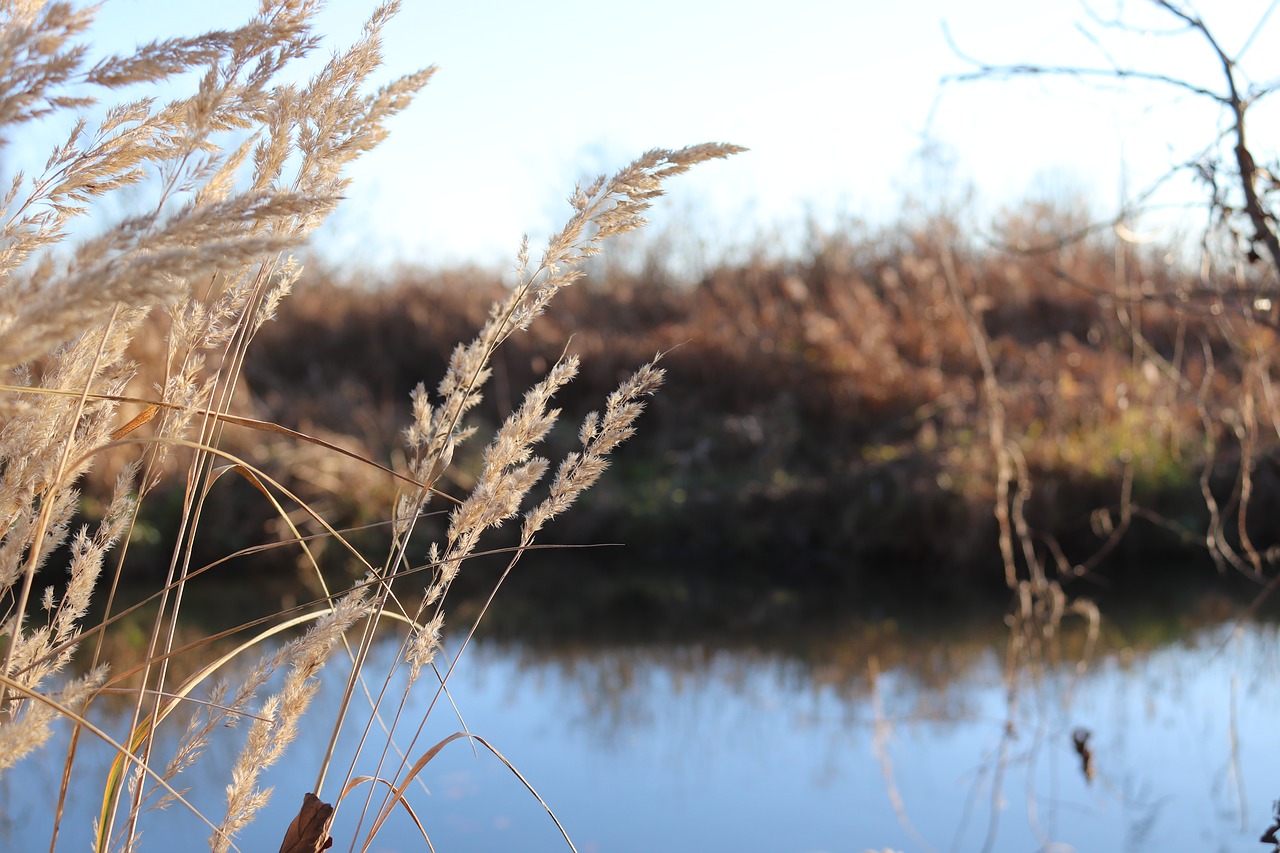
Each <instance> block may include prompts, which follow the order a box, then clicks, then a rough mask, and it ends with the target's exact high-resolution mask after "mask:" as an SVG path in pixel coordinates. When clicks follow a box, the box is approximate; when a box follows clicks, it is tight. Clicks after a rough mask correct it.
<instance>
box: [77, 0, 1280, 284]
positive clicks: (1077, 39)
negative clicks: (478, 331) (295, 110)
mask: <svg viewBox="0 0 1280 853" xmlns="http://www.w3.org/2000/svg"><path fill="white" fill-rule="evenodd" d="M1271 2H1273V0H1230V2H1217V0H1215V2H1208V0H1206V2H1204V3H1203V7H1204V8H1203V9H1202V12H1203V13H1204V15H1205V16H1206V19H1207V21H1208V22H1209V24H1210V26H1211V27H1214V28H1217V29H1218V30H1220V31H1221V40H1222V41H1223V42H1224V46H1225V47H1227V49H1228V50H1230V51H1235V50H1238V49H1239V47H1240V46H1241V45H1242V44H1243V43H1244V41H1245V39H1246V38H1247V36H1248V34H1249V32H1250V31H1251V30H1252V29H1253V28H1254V26H1255V25H1256V23H1257V22H1258V20H1259V19H1261V18H1262V17H1263V15H1264V13H1265V11H1266V9H1267V6H1268V5H1269V4H1270V3H1271ZM404 5H405V8H404V9H403V11H402V13H401V15H400V16H399V18H398V20H397V21H395V22H394V23H393V25H392V27H391V29H390V30H389V32H388V33H387V39H386V73H385V75H384V79H385V78H386V77H390V76H391V75H393V74H400V73H406V72H408V71H411V70H414V69H416V68H418V67H421V66H424V65H430V64H435V65H438V66H440V71H439V73H438V74H437V76H436V77H435V79H434V80H433V81H432V82H431V84H430V85H428V87H427V88H426V89H425V90H424V91H423V92H422V93H421V95H420V96H419V98H418V100H417V101H416V102H415V103H414V105H413V106H412V107H410V109H409V110H408V111H406V113H404V114H403V115H402V116H400V117H398V118H397V120H396V121H395V122H394V124H393V125H392V134H391V137H390V139H388V141H387V142H386V143H384V145H383V146H382V147H381V148H379V149H378V150H376V151H374V152H373V153H371V154H369V155H367V156H366V158H365V159H364V160H362V161H361V162H360V163H359V164H358V165H357V167H356V168H355V170H354V172H353V175H354V178H355V183H354V184H353V186H352V189H351V192H350V195H349V198H348V199H347V201H346V202H345V203H344V205H343V206H342V208H341V209H340V211H339V212H338V214H337V215H336V216H335V218H334V219H333V221H332V222H331V223H330V224H329V225H326V226H325V231H324V232H323V234H322V235H321V238H320V240H321V242H322V243H323V244H324V245H325V246H326V247H327V251H329V252H330V253H331V254H334V255H336V256H338V257H340V258H341V257H350V258H353V259H358V260H361V261H372V262H382V261H388V260H393V259H400V260H406V261H411V262H422V261H425V262H428V263H448V262H455V261H461V260H479V261H482V262H492V263H501V264H506V263H507V261H508V259H510V258H511V257H512V256H513V255H514V252H515V249H516V247H517V245H518V242H519V239H520V235H521V234H522V233H524V232H529V233H530V234H532V235H533V236H535V237H537V236H539V235H545V234H546V233H548V232H549V231H550V230H552V229H553V228H554V227H555V226H556V225H558V224H559V222H560V221H561V220H562V219H563V217H564V216H565V215H566V211H567V206H566V205H565V204H564V202H563V199H564V198H565V197H566V196H567V195H568V193H569V192H570V190H571V189H572V186H573V184H574V182H575V181H576V180H578V179H580V178H582V177H584V176H588V175H594V174H595V173H597V172H600V171H609V170H611V169H613V168H616V167H618V166H620V165H622V164H624V163H625V162H627V161H628V160H630V159H631V158H632V157H634V156H635V155H637V154H639V153H640V152H642V151H644V150H646V149H647V148H650V147H654V146H665V147H677V146H681V145H685V144H690V143H695V142H703V141H711V140H716V141H728V142H734V143H738V144H741V145H745V146H748V147H749V148H750V149H751V151H750V152H749V153H747V154H743V155H740V156H738V157H736V158H733V159H732V160H729V161H724V162H717V163H712V164H708V165H706V166H703V167H701V168H700V169H699V170H697V171H696V172H695V173H692V174H689V175H685V176H682V177H681V178H678V179H677V181H678V183H676V184H674V185H673V187H672V193H671V196H670V197H669V198H668V199H666V200H664V201H662V202H660V203H659V204H660V206H661V207H663V208H664V210H665V211H666V215H672V216H676V217H679V218H682V221H683V220H688V221H689V222H691V223H692V224H693V225H694V226H696V227H699V228H705V229H706V233H707V234H708V235H709V237H710V238H711V239H713V240H716V241H727V242H735V241H736V242H741V243H745V242H749V241H751V240H753V239H756V238H757V236H758V235H759V233H761V232H762V231H765V230H767V229H768V228H769V227H770V226H772V225H775V224H782V225H786V224H794V223H796V222H797V221H798V220H800V219H801V218H802V217H803V216H805V215H806V214H809V213H812V214H814V215H816V216H818V217H819V218H820V219H821V218H826V217H831V216H833V215H834V214H836V213H838V212H841V213H848V214H853V215H858V216H863V217H866V218H869V219H872V220H882V219H885V218H887V217H891V216H893V214H894V212H895V209H896V208H897V207H898V206H899V205H900V204H901V203H902V201H903V199H904V197H906V195H907V194H912V195H915V196H920V195H921V194H928V193H937V192H939V191H941V190H942V189H944V188H946V187H947V186H951V187H953V188H954V187H956V186H962V185H964V184H966V183H969V182H971V183H972V184H973V185H974V186H976V187H977V189H978V192H979V195H980V198H981V199H982V200H983V201H984V202H985V203H986V204H988V205H991V206H994V205H999V204H1002V203H1008V202H1011V201H1014V200H1016V199H1018V198H1020V197H1022V196H1024V195H1026V194H1029V193H1038V194H1041V195H1044V194H1053V193H1058V194H1065V193H1080V194H1084V195H1087V196H1089V197H1090V198H1091V199H1092V200H1093V201H1094V203H1095V205H1096V207H1097V209H1099V210H1110V209H1111V208H1112V207H1114V205H1115V203H1116V201H1117V200H1118V199H1119V196H1120V191H1121V190H1120V187H1121V183H1122V182H1121V174H1122V170H1121V165H1122V164H1126V165H1127V172H1126V173H1125V174H1126V176H1127V185H1128V186H1130V187H1131V188H1134V189H1136V188H1137V187H1139V186H1141V185H1143V184H1145V183H1146V182H1147V181H1149V180H1152V179H1154V177H1155V176H1156V175H1158V174H1160V173H1161V172H1163V171H1164V170H1166V169H1167V168H1168V167H1169V166H1170V164H1172V163H1174V162H1178V161H1181V160H1183V159H1185V158H1186V157H1188V156H1190V155H1191V154H1192V153H1193V152H1194V151H1195V150H1196V149H1198V148H1199V147H1202V146H1204V145H1207V144H1209V143H1210V142H1211V141H1212V138H1213V135H1214V132H1215V129H1216V128H1217V126H1218V124H1219V120H1218V118H1217V117H1216V114H1215V112H1214V111H1213V110H1212V109H1210V108H1208V106H1207V105H1201V104H1199V103H1198V102H1196V101H1195V100H1194V99H1191V98H1188V97H1186V96H1185V95H1182V94H1179V93H1177V92H1174V91H1172V90H1168V89H1160V88H1155V89H1152V88H1147V89H1142V90H1140V89H1136V88H1132V89H1130V90H1129V91H1130V92H1132V93H1134V94H1129V95H1125V94H1116V95H1114V96H1113V95H1111V94H1108V93H1107V92H1106V91H1104V90H1101V89H1099V88H1098V87H1096V86H1086V85H1083V84H1079V83H1072V82H1069V81H1058V82H1048V81H1043V80H1040V81H1032V80H1022V81H1015V82H1007V83H993V82H985V83H977V84H967V85H963V86H949V87H947V88H945V89H940V86H939V80H940V78H941V77H943V76H944V75H945V74H947V73H948V72H955V71H960V70H965V69H966V67H967V66H966V65H965V64H964V62H963V61H962V60H960V59H959V58H957V57H956V55H955V54H954V53H953V51H952V49H951V48H950V47H949V46H948V44H947V42H946V40H945V37H944V34H943V24H944V22H945V23H946V25H947V27H948V28H949V29H950V32H951V34H952V36H953V38H954V40H955V41H956V42H957V43H958V44H959V45H960V47H961V48H963V49H964V50H965V51H966V52H967V53H969V54H971V55H973V56H977V57H980V58H982V59H986V60H989V61H991V62H1046V63H1047V62H1072V63H1088V64H1094V65H1097V64H1100V63H1102V62H1104V59H1103V56H1102V54H1101V52H1100V50H1099V49H1098V47H1097V46H1096V45H1094V44H1093V43H1091V42H1090V40H1089V39H1088V38H1087V37H1086V36H1085V35H1084V34H1082V32H1081V31H1080V29H1079V25H1081V24H1084V25H1086V26H1087V27H1088V28H1089V29H1090V30H1091V31H1093V32H1102V34H1103V36H1104V37H1105V44H1106V45H1107V46H1108V47H1109V48H1110V49H1111V50H1112V52H1113V55H1114V57H1115V59H1116V60H1117V61H1118V62H1121V63H1125V62H1129V61H1132V62H1133V63H1135V64H1140V65H1142V66H1143V67H1149V68H1152V69H1153V70H1157V71H1162V72H1165V73H1171V74H1178V75H1186V76H1188V77H1190V78H1191V79H1193V80H1195V81H1196V82H1202V83H1205V84H1207V85H1212V86H1213V87H1214V88H1220V78H1221V75H1220V72H1219V71H1218V69H1217V68H1216V66H1215V65H1214V64H1213V57H1212V56H1211V55H1210V54H1209V52H1208V50H1207V48H1206V46H1205V45H1203V44H1202V43H1200V42H1198V41H1195V40H1188V39H1171V38H1163V37H1156V36H1150V37H1125V38H1122V37H1120V34H1118V33H1114V32H1111V33H1107V32H1106V31H1103V30H1100V28H1099V27H1098V26H1097V25H1096V24H1095V23H1091V22H1090V21H1089V18H1088V16H1087V14H1086V8H1085V7H1084V6H1082V5H1081V4H1080V3H1078V2H1076V0H1036V2H1031V3H1029V2H1026V0H969V2H961V3H957V2H952V0H899V2H885V0H875V2H871V0H848V2H837V0H788V2H786V3H780V2H778V0H769V2H762V0H646V2H644V3H622V2H614V0H591V2H587V0H546V1H545V2H532V0H449V2H443V1H442V0H405V4H404ZM255 7H256V2H254V0H216V2H207V3H185V2H183V3H179V2H175V0H106V2H105V4H104V6H103V9H102V11H101V13H100V16H99V22H100V25H101V28H100V31H99V32H100V36H99V40H100V42H101V43H102V44H104V45H109V46H110V48H111V49H113V50H121V49H128V48H129V47H131V46H132V45H133V44H134V43H137V42H142V41H147V40H150V39H152V38H157V37H162V36H168V35H175V34H179V33H182V34H191V33H194V32H197V31H199V30H203V29H207V28H211V27H228V26H232V25H235V24H237V23H240V22H241V21H242V20H244V19H245V18H247V17H248V16H249V15H250V14H251V13H252V11H253V10H254V8H255ZM1148 7H1149V4H1147V3H1143V2H1140V0H1129V2H1128V3H1127V5H1125V6H1123V7H1122V8H1123V9H1124V11H1125V14H1126V15H1127V16H1129V17H1130V18H1131V19H1133V20H1142V21H1149V20H1154V21H1155V22H1156V23H1160V24H1164V25H1167V24H1169V23H1170V22H1171V21H1170V20H1169V19H1166V18H1155V19H1152V18H1151V17H1150V15H1149V14H1147V11H1148ZM371 8H372V3H371V2H369V0H331V2H330V5H329V7H328V8H327V9H326V11H325V13H324V17H323V18H322V21H321V24H320V27H321V30H322V31H323V32H324V33H326V34H327V35H331V36H332V37H333V38H334V41H333V42H332V45H333V46H335V47H336V46H338V45H340V44H346V43H348V42H349V41H350V40H351V39H352V38H353V37H354V35H355V34H356V33H357V32H358V30H359V26H360V24H361V22H362V21H363V19H364V18H365V17H366V16H367V14H368V12H369V10H370V9H371ZM1093 8H1094V9H1095V10H1096V11H1098V12H1099V13H1100V14H1101V15H1104V16H1110V15H1114V14H1115V6H1114V5H1113V4H1112V3H1108V2H1106V0H1099V2H1098V3H1097V4H1096V5H1095V6H1094V7H1093ZM1275 17H1276V19H1275V20H1271V21H1270V22H1269V23H1268V25H1267V26H1266V27H1264V28H1263V29H1262V31H1261V32H1260V33H1259V35H1258V36H1256V38H1255V41H1254V43H1253V46H1252V48H1251V50H1250V51H1249V53H1248V54H1246V56H1245V63H1244V67H1245V69H1246V70H1247V71H1252V72H1253V73H1255V74H1257V75H1258V76H1259V77H1260V78H1263V79H1266V78H1274V77H1277V76H1280V61H1273V60H1272V58H1273V57H1275V56H1276V55H1277V54H1278V53H1280V50H1278V48H1280V15H1277V16H1275ZM1264 105H1265V102H1264ZM1276 113H1277V110H1275V109H1263V108H1262V107H1260V108H1259V112H1258V114H1257V117H1256V121H1257V125H1256V128H1255V131H1254V141H1255V143H1256V145H1257V148H1258V152H1257V153H1259V154H1262V155H1266V158H1267V159H1270V158H1274V156H1275V155H1274V151H1275V145H1274V142H1275V140H1276V139H1277V138H1278V137H1277V132H1278V131H1280V124H1278V123H1277V121H1276V120H1275V119H1276ZM926 132H927V134H928V135H929V138H930V139H931V140H932V141H933V142H934V143H936V144H938V145H940V146H942V151H943V152H944V153H945V154H946V156H947V158H948V160H949V162H950V163H951V164H952V168H950V169H938V168H933V167H930V168H926V167H925V166H923V161H922V159H921V157H920V152H921V149H922V145H923V144H924V142H925V141H926ZM656 218H657V217H655V219H656Z"/></svg>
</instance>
